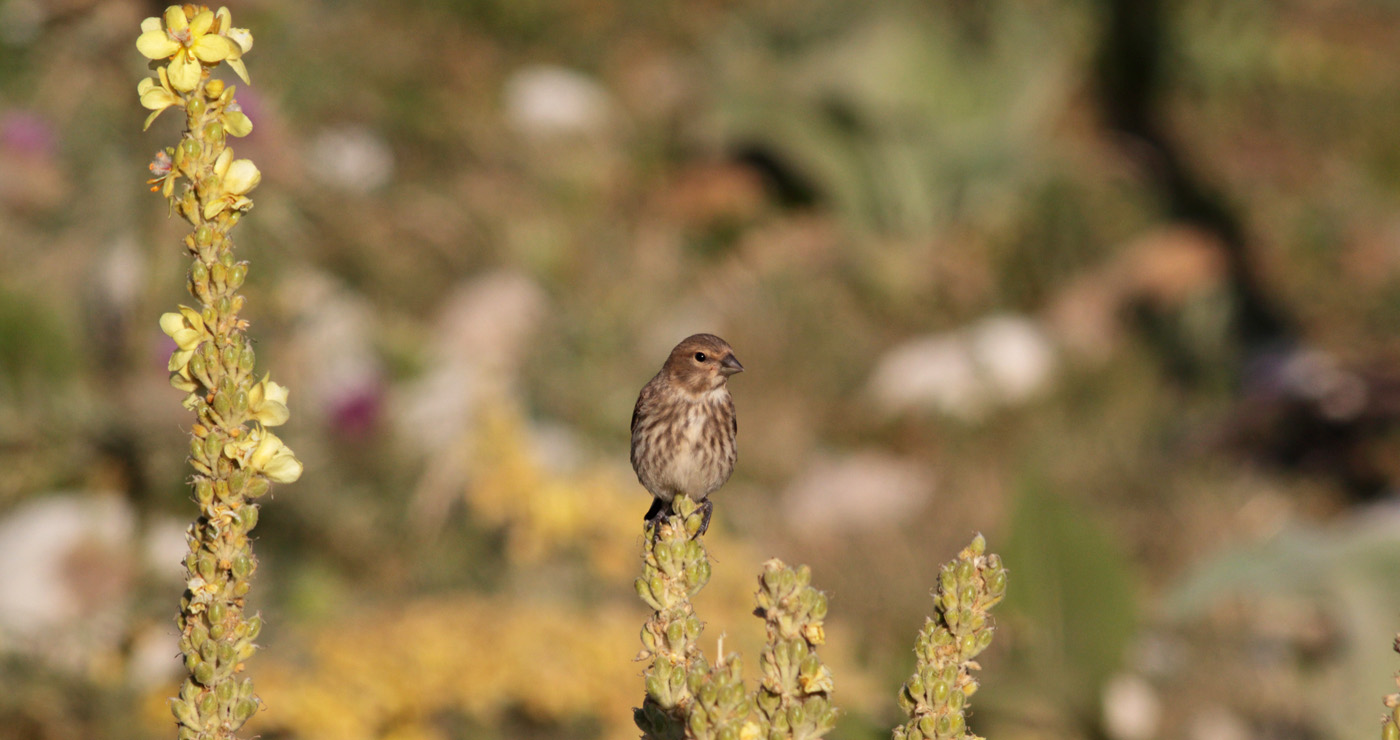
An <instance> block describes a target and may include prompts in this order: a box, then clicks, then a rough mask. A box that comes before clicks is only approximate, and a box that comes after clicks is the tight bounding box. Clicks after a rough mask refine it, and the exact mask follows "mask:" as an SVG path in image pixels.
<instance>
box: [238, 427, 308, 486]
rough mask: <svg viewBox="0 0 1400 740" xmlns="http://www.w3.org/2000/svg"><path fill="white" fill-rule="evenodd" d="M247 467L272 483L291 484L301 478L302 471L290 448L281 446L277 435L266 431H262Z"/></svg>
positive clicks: (299, 462)
mask: <svg viewBox="0 0 1400 740" xmlns="http://www.w3.org/2000/svg"><path fill="white" fill-rule="evenodd" d="M248 466H249V467H250V468H252V469H253V470H254V471H256V472H259V473H262V474H263V475H265V476H267V479H268V480H270V481H272V482H273V483H291V482H292V481H294V480H296V479H297V478H300V477H301V470H302V465H301V461H300V460H298V459H297V458H296V455H295V454H293V453H292V448H290V447H288V446H286V445H284V444H282V440H280V439H278V438H277V435H275V434H273V433H272V432H269V431H267V430H262V433H261V439H259V440H258V446H257V448H256V449H254V450H253V456H252V457H251V458H250V459H249V460H248Z"/></svg>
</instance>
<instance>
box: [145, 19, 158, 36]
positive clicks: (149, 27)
mask: <svg viewBox="0 0 1400 740" xmlns="http://www.w3.org/2000/svg"><path fill="white" fill-rule="evenodd" d="M159 30H161V26H160V19H159V18H154V17H153V18H147V19H146V20H143V21H141V33H145V32H147V31H159Z"/></svg>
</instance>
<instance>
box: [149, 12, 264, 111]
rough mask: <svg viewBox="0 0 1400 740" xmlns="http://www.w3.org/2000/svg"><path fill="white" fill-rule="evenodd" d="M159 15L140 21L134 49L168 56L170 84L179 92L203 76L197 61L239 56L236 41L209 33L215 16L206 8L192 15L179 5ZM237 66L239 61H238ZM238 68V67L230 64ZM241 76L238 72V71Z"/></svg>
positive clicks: (152, 56) (157, 56) (156, 57)
mask: <svg viewBox="0 0 1400 740" xmlns="http://www.w3.org/2000/svg"><path fill="white" fill-rule="evenodd" d="M163 19H164V24H162V23H161V21H162V18H147V19H146V20H144V21H141V35H140V36H139V37H137V39H136V49H137V50H138V51H140V52H141V54H142V55H144V56H145V57H146V58H147V59H153V60H160V59H169V60H170V64H169V65H167V67H166V69H168V70H169V79H170V84H171V86H173V87H174V88H175V89H176V90H179V91H180V92H190V91H192V90H194V89H195V88H196V87H198V86H199V82H200V80H201V79H202V78H203V77H204V69H203V67H202V66H201V64H200V63H201V62H203V63H206V64H218V63H219V62H222V61H225V60H227V59H228V58H229V57H230V56H232V55H234V54H235V53H236V54H238V55H239V56H242V49H241V48H240V47H239V44H237V43H235V42H233V41H230V40H229V39H228V38H226V37H224V36H222V35H219V34H218V33H210V32H209V31H210V29H211V28H212V27H213V26H214V20H215V16H214V13H213V11H211V10H209V9H208V8H204V9H202V10H199V11H198V12H196V13H195V14H194V17H193V18H190V17H187V16H186V15H185V10H184V9H183V8H182V7H181V6H179V5H172V6H170V7H168V8H166V9H165V15H164V16H163ZM239 66H240V67H241V66H242V64H241V62H240V64H239ZM234 71H238V67H235V68H234ZM240 76H241V75H240Z"/></svg>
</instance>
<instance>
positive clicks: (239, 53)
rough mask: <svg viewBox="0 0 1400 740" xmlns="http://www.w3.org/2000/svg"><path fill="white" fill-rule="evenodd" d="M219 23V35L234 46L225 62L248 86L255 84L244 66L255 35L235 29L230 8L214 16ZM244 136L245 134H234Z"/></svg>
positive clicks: (242, 29)
mask: <svg viewBox="0 0 1400 740" xmlns="http://www.w3.org/2000/svg"><path fill="white" fill-rule="evenodd" d="M214 17H215V18H216V19H218V21H219V33H220V34H222V35H223V36H224V38H226V39H228V40H229V41H230V42H232V44H233V48H232V49H231V50H230V52H229V55H228V58H227V59H225V60H224V62H226V63H227V64H228V66H230V67H233V71H234V72H237V73H238V78H239V79H241V80H243V82H244V83H246V84H249V85H251V84H253V81H252V80H250V79H248V68H247V67H245V66H243V55H244V54H247V53H248V52H249V51H252V49H253V34H252V33H250V32H249V31H248V29H246V28H234V27H233V15H232V14H230V13H229V12H228V8H225V7H220V8H219V12H218V13H215V14H214ZM234 136H243V134H234Z"/></svg>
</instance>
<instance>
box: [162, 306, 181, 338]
mask: <svg viewBox="0 0 1400 740" xmlns="http://www.w3.org/2000/svg"><path fill="white" fill-rule="evenodd" d="M184 328H185V317H184V316H182V315H180V314H178V313H174V312H171V313H163V314H161V315H160V330H161V331H163V332H165V333H166V334H167V335H169V336H171V337H174V336H175V332H177V331H180V330H181V329H184Z"/></svg>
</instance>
